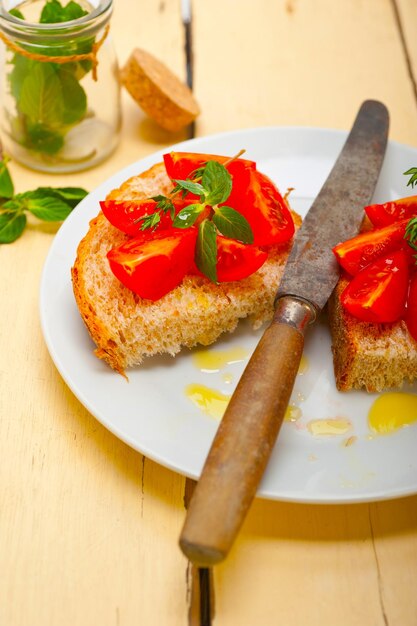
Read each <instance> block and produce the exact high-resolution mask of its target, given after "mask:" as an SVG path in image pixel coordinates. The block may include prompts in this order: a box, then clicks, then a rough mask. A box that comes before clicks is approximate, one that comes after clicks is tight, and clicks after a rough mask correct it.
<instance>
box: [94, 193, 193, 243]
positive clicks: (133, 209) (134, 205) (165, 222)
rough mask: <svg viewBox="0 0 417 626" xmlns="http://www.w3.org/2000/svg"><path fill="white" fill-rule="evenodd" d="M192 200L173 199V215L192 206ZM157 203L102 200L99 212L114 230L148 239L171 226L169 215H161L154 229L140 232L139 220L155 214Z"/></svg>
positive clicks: (150, 201)
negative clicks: (144, 235)
mask: <svg viewBox="0 0 417 626" xmlns="http://www.w3.org/2000/svg"><path fill="white" fill-rule="evenodd" d="M192 202H193V201H192V200H189V199H188V198H185V199H182V198H175V199H174V206H175V213H178V212H179V211H180V210H181V209H183V208H184V207H185V206H188V205H189V204H192ZM156 205H157V203H156V202H155V200H140V201H133V200H125V201H123V202H119V201H117V200H102V201H101V202H100V207H101V210H102V211H103V213H104V215H105V216H106V218H107V219H108V220H109V222H110V224H113V226H115V227H116V228H118V229H119V230H121V231H122V232H124V233H126V234H127V235H132V236H135V235H139V234H140V233H142V232H143V233H144V234H146V236H147V237H148V238H149V237H150V236H151V235H152V233H153V232H154V231H155V230H157V231H160V230H166V229H167V228H170V227H171V226H172V220H171V217H170V215H169V213H164V214H161V221H160V222H159V224H158V225H157V226H156V228H155V229H147V230H146V231H142V230H141V225H142V220H141V218H143V217H145V216H146V215H150V214H151V213H155V211H156V210H157V209H156Z"/></svg>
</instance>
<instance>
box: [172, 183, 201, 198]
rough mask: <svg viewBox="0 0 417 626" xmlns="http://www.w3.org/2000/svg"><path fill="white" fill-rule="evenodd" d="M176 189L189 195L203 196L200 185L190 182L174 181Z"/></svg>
mask: <svg viewBox="0 0 417 626" xmlns="http://www.w3.org/2000/svg"><path fill="white" fill-rule="evenodd" d="M174 183H176V185H177V187H179V188H180V189H183V190H184V191H189V192H190V193H194V194H196V195H197V196H204V195H205V193H206V192H205V189H204V187H202V185H200V183H193V181H192V180H174Z"/></svg>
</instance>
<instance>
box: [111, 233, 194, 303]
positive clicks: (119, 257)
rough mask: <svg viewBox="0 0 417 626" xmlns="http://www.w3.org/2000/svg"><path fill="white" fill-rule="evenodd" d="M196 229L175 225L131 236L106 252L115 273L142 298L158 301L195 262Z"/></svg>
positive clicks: (177, 282)
mask: <svg viewBox="0 0 417 626" xmlns="http://www.w3.org/2000/svg"><path fill="white" fill-rule="evenodd" d="M196 239H197V229H196V228H187V229H184V230H183V229H178V228H173V229H171V230H168V231H166V232H163V231H162V232H157V233H155V232H154V233H153V235H152V239H147V240H145V239H144V238H143V237H139V238H137V239H131V240H130V241H128V242H126V243H124V244H122V245H121V246H119V247H118V248H113V249H112V250H110V252H108V253H107V258H108V260H109V264H110V268H111V270H112V272H113V274H114V275H115V276H116V278H118V279H119V280H120V282H122V283H123V285H125V287H127V288H128V289H130V290H131V291H134V292H135V293H137V294H138V295H139V296H140V297H141V298H146V299H148V300H154V301H155V300H159V298H162V296H164V295H165V294H166V293H168V292H169V291H171V290H172V289H174V288H175V287H177V285H179V284H180V282H181V281H182V279H183V278H184V276H185V274H187V273H188V272H189V270H190V269H191V267H192V265H193V262H194V248H195V243H196Z"/></svg>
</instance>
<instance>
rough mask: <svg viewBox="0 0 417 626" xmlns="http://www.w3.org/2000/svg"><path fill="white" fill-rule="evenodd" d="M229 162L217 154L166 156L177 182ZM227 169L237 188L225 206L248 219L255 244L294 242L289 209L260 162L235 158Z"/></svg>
mask: <svg viewBox="0 0 417 626" xmlns="http://www.w3.org/2000/svg"><path fill="white" fill-rule="evenodd" d="M227 159H228V157H223V156H218V155H213V154H193V153H187V152H170V153H169V154H165V155H164V162H165V168H166V170H167V174H168V176H169V177H170V178H172V179H177V180H183V179H185V178H187V176H189V175H190V174H191V172H193V171H194V170H196V169H198V168H199V167H201V166H202V165H204V163H206V162H207V161H209V160H213V161H218V162H219V163H224V162H225V161H226V160H227ZM226 169H227V170H228V171H229V172H230V174H231V175H232V179H233V187H232V191H231V193H230V196H229V197H228V198H227V200H226V202H224V204H226V205H228V206H231V207H232V208H233V209H236V211H239V213H241V214H242V215H243V216H244V217H246V219H247V220H248V222H249V224H250V226H251V228H252V231H253V234H254V244H255V245H257V246H269V245H272V244H275V243H282V242H285V241H288V240H289V239H291V237H292V236H293V234H294V222H293V219H292V217H291V213H290V211H289V209H288V206H287V204H286V202H285V201H284V199H283V198H282V196H281V194H280V193H279V191H278V189H277V188H276V186H275V185H274V183H273V182H272V181H271V180H270V179H269V178H268V177H267V176H265V175H264V174H261V173H260V172H258V171H257V170H256V163H254V161H247V160H245V159H235V160H234V161H232V162H231V163H229V164H228V165H227V166H226ZM187 197H190V196H187ZM194 198H195V196H194Z"/></svg>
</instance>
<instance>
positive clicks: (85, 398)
mask: <svg viewBox="0 0 417 626" xmlns="http://www.w3.org/2000/svg"><path fill="white" fill-rule="evenodd" d="M345 138H346V133H344V132H340V131H333V130H322V129H313V128H259V129H251V130H243V131H237V132H231V133H224V134H221V135H216V136H210V137H205V138H202V139H194V140H191V141H187V142H183V143H182V144H179V145H178V146H177V148H178V149H181V150H187V151H192V152H205V153H217V154H228V155H230V154H235V153H236V152H238V151H239V150H240V149H241V148H245V149H246V151H247V152H246V156H247V158H249V159H253V160H255V161H257V163H258V167H259V169H260V170H261V171H263V172H265V173H266V174H268V175H269V176H271V177H272V178H273V179H274V180H275V181H276V183H277V184H278V186H279V187H280V189H281V190H285V189H286V188H287V187H295V191H294V192H293V193H292V195H291V203H292V206H293V207H294V208H295V210H297V211H298V212H299V213H301V214H302V215H304V214H305V213H306V211H307V210H308V208H309V206H310V204H311V202H312V200H313V198H314V197H315V196H316V194H317V193H318V191H319V189H320V187H321V185H322V183H323V182H324V180H325V179H326V177H327V175H328V173H329V171H330V169H331V167H332V165H333V163H334V161H335V159H336V157H337V155H338V153H339V151H340V149H341V147H342V145H343V142H344V139H345ZM161 157H162V152H158V153H156V154H154V155H152V156H150V157H148V158H146V159H143V160H141V161H139V162H138V163H134V164H133V165H130V166H129V167H127V168H125V169H124V170H122V171H120V172H118V173H117V174H115V175H114V176H112V177H111V178H110V179H109V180H107V181H106V182H105V183H103V184H102V185H100V187H99V188H98V189H96V190H95V191H93V192H92V193H90V194H89V195H88V196H87V197H86V198H85V199H84V200H83V201H82V202H81V203H80V205H79V206H78V207H77V208H76V209H75V210H74V212H73V213H72V214H71V215H70V216H69V218H68V219H67V220H66V221H65V223H64V224H63V226H62V227H61V229H60V230H59V232H58V234H57V235H56V237H55V239H54V242H53V244H52V246H51V249H50V252H49V255H48V258H47V260H46V263H45V267H44V272H43V277H42V283H41V291H40V313H41V322H42V328H43V333H44V337H45V340H46V343H47V346H48V349H49V352H50V354H51V356H52V358H53V360H54V362H55V364H56V366H57V368H58V370H59V372H60V373H61V375H62V377H63V378H64V380H65V381H66V383H67V384H68V386H69V387H70V388H71V390H72V391H73V393H74V394H75V395H76V396H77V398H78V399H79V400H80V401H81V402H82V403H83V404H84V405H85V407H86V408H87V409H88V410H89V411H90V412H91V413H92V414H93V415H94V416H95V417H96V418H97V419H98V420H99V421H100V422H101V423H102V424H104V425H105V426H106V427H107V428H108V429H109V430H110V431H111V432H113V433H114V434H115V435H116V436H117V437H119V438H120V439H122V440H123V441H125V442H126V443H127V444H129V445H130V446H132V447H133V448H135V449H136V450H138V451H140V452H142V453H143V454H145V455H146V456H148V457H150V458H152V459H154V460H155V461H157V462H158V463H161V464H162V465H165V466H167V467H169V468H172V469H174V470H176V471H178V472H180V473H182V474H185V475H187V476H190V477H193V478H196V477H198V476H199V474H200V472H201V468H202V466H203V462H204V459H205V457H206V454H207V452H208V449H209V447H210V444H211V441H212V439H213V436H214V434H215V431H216V428H217V426H218V421H217V420H216V419H213V418H212V417H210V416H208V415H206V414H204V413H203V412H202V411H201V410H200V409H199V408H198V407H196V406H195V405H194V404H193V403H192V402H191V400H190V399H189V397H187V395H186V393H185V388H186V386H187V385H188V384H190V383H196V384H203V385H205V386H207V387H209V388H211V389H216V390H218V391H220V392H222V393H224V394H230V393H231V392H232V390H233V388H234V386H235V385H236V382H237V380H238V378H239V375H240V373H241V372H242V370H243V367H244V365H245V362H246V359H245V362H242V361H240V362H237V363H234V364H231V365H229V366H227V367H226V368H223V369H221V370H220V371H219V372H217V373H215V372H214V373H213V372H211V373H207V372H203V371H200V370H199V369H198V368H197V367H196V366H195V365H194V361H193V358H192V352H190V351H183V352H182V353H181V354H180V355H179V356H177V357H175V358H172V357H169V356H167V357H157V358H152V359H149V360H148V361H146V363H145V364H144V365H143V366H142V367H140V368H137V369H134V370H131V371H130V372H129V382H126V380H125V379H124V378H122V377H121V376H119V375H118V374H116V373H114V372H113V371H112V370H111V369H110V368H109V367H107V366H106V365H105V364H104V363H102V362H101V361H99V360H98V359H97V358H96V357H94V356H93V344H92V342H91V340H90V338H89V336H88V334H87V331H86V329H85V327H84V325H83V322H82V321H81V318H80V316H79V314H78V310H77V307H76V305H75V301H74V297H73V293H72V287H71V280H70V268H71V265H72V264H73V261H74V258H75V254H76V248H77V245H78V242H79V241H80V239H81V238H82V237H83V235H84V234H85V233H86V231H87V229H88V222H89V220H90V219H91V218H92V217H93V216H95V215H96V214H97V213H98V208H99V206H98V201H99V200H100V199H103V198H104V197H105V196H106V194H107V193H108V192H109V191H110V190H111V189H113V188H114V187H117V186H119V185H120V184H121V183H122V182H123V181H124V180H125V179H127V178H129V177H130V176H133V175H135V174H137V173H139V172H141V171H143V170H145V169H147V168H148V167H150V166H151V165H153V164H154V163H156V162H158V161H160V160H161ZM416 165H417V150H415V149H412V148H408V147H405V146H402V145H399V144H395V143H391V144H390V145H389V148H388V152H387V155H386V159H385V163H384V167H383V170H382V174H381V176H380V182H379V183H378V187H377V190H376V193H375V196H374V198H375V201H386V200H387V199H391V198H396V197H401V196H405V195H408V194H409V189H410V188H408V190H407V188H406V182H407V180H406V178H405V177H404V176H403V174H402V173H403V172H404V171H405V170H406V169H408V168H410V167H412V166H416ZM259 336H260V333H259V332H256V333H255V332H253V331H252V330H251V329H250V327H249V326H248V325H247V324H245V323H242V325H241V326H240V328H239V330H238V331H237V332H236V333H234V334H232V335H227V336H225V337H224V339H223V340H222V341H220V342H218V343H217V344H216V345H215V346H213V348H212V349H213V350H216V351H219V350H227V351H228V350H230V349H231V348H233V347H240V348H244V349H246V350H247V351H248V352H250V351H252V350H253V349H254V347H255V345H256V343H257V341H258V339H259ZM305 354H306V355H307V360H308V367H307V371H306V372H305V373H304V375H303V376H299V377H298V379H297V381H296V384H295V389H294V394H293V402H294V404H296V405H298V406H299V408H300V410H301V413H302V415H301V417H300V419H299V420H298V422H297V423H290V422H288V423H284V425H283V427H282V430H281V433H280V436H279V440H278V443H277V445H276V447H275V450H274V453H273V455H272V458H271V460H270V463H269V465H268V469H267V471H266V473H265V476H264V478H263V480H262V484H261V486H260V489H259V492H258V495H259V496H262V497H265V498H273V499H279V500H292V501H297V502H316V503H342V502H360V501H370V500H378V499H386V498H392V497H398V496H402V495H406V494H412V493H417V455H416V450H417V425H414V426H410V427H408V428H403V429H401V430H398V431H396V432H395V433H393V434H390V435H386V436H374V437H371V438H370V434H371V433H370V431H369V427H368V424H367V413H368V410H369V407H370V405H371V404H372V402H373V401H374V399H375V396H372V395H369V394H366V393H365V392H351V393H345V394H342V393H338V392H337V391H336V388H335V383H334V377H333V368H332V361H331V350H330V339H329V334H328V330H327V327H326V324H325V321H323V322H322V323H321V324H319V325H318V326H316V327H315V328H314V329H312V331H311V332H310V334H309V336H308V339H307V343H306V349H305ZM416 389H417V388H416V387H413V388H412V390H413V392H414V393H415V392H416ZM335 417H343V418H347V419H349V420H350V421H351V422H352V430H351V431H350V432H349V433H347V434H344V435H340V436H327V437H326V436H313V435H312V434H311V433H310V432H309V430H308V429H307V428H306V424H307V422H309V421H310V420H313V419H325V418H335ZM349 436H354V437H356V438H357V439H356V440H355V441H354V443H353V444H352V445H350V446H348V447H346V446H345V445H344V444H345V443H346V440H347V438H348V437H349Z"/></svg>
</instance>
